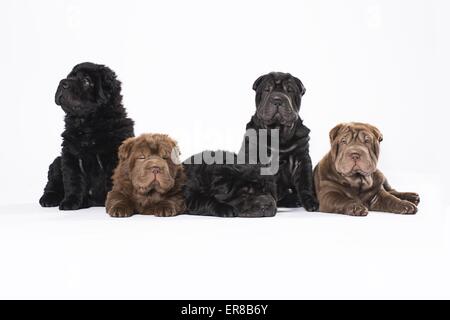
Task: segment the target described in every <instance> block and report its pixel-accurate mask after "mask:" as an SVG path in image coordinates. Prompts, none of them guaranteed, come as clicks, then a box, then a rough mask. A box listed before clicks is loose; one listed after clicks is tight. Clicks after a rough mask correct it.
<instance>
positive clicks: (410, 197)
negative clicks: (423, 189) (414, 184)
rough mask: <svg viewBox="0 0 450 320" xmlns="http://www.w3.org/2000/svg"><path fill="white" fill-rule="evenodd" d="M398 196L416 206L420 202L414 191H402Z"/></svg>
mask: <svg viewBox="0 0 450 320" xmlns="http://www.w3.org/2000/svg"><path fill="white" fill-rule="evenodd" d="M399 198H400V199H402V200H406V201H409V202H411V203H414V204H415V205H416V206H417V205H418V204H419V203H420V197H419V195H418V194H417V193H415V192H403V193H402V194H401V196H400V197H399Z"/></svg>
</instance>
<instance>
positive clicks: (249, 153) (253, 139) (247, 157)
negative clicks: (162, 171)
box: [172, 129, 280, 175]
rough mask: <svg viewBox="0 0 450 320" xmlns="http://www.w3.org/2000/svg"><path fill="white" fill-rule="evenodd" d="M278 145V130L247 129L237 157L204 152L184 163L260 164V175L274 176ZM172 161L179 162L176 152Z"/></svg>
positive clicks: (226, 153) (220, 152)
mask: <svg viewBox="0 0 450 320" xmlns="http://www.w3.org/2000/svg"><path fill="white" fill-rule="evenodd" d="M269 133H270V134H269ZM269 140H270V143H269ZM279 144H280V132H279V129H270V130H269V129H258V130H255V129H248V130H247V131H246V132H245V135H244V142H243V144H242V146H241V150H240V152H239V153H238V154H237V156H235V155H234V154H233V153H228V152H224V151H215V152H214V154H213V153H212V152H211V151H204V152H202V153H199V154H197V155H195V156H193V157H191V158H189V159H188V160H186V161H185V162H184V163H185V164H260V165H261V169H260V170H261V175H274V174H276V173H277V172H278V169H279ZM172 161H174V162H179V160H178V150H175V149H174V150H173V151H172Z"/></svg>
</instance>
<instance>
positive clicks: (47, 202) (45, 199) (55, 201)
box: [39, 192, 62, 207]
mask: <svg viewBox="0 0 450 320" xmlns="http://www.w3.org/2000/svg"><path fill="white" fill-rule="evenodd" d="M61 199H62V197H61V196H60V195H59V194H57V193H55V192H45V193H44V194H43V195H42V197H41V198H40V199H39V204H40V205H41V206H42V207H57V206H59V204H60V202H61Z"/></svg>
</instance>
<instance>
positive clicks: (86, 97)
mask: <svg viewBox="0 0 450 320" xmlns="http://www.w3.org/2000/svg"><path fill="white" fill-rule="evenodd" d="M55 102H56V104H57V105H60V106H61V108H62V109H63V110H64V112H65V119H64V121H65V130H64V132H63V133H62V138H63V143H62V152H61V156H59V157H57V158H56V159H55V160H54V161H53V163H52V164H51V165H50V168H49V172H48V182H47V185H46V186H45V189H44V194H43V196H42V197H41V199H40V200H39V203H40V204H41V206H43V207H55V206H59V209H60V210H76V209H80V208H87V207H90V206H104V205H105V198H106V194H107V192H108V191H109V190H111V187H112V182H111V175H112V172H113V170H114V168H115V167H116V165H117V161H118V159H117V150H118V148H119V146H120V144H121V143H122V141H123V140H125V139H126V138H128V137H132V136H134V132H133V121H132V120H131V119H129V118H127V114H126V111H125V109H124V107H123V106H122V95H121V83H120V81H119V80H117V79H116V75H115V73H114V72H113V71H112V70H111V69H109V68H108V67H106V66H103V65H98V64H93V63H88V62H86V63H82V64H79V65H76V66H75V67H74V68H73V70H72V71H71V72H70V74H69V75H68V76H67V78H65V79H63V80H61V82H60V84H59V86H58V89H57V91H56V95H55Z"/></svg>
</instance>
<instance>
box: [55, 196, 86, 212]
mask: <svg viewBox="0 0 450 320" xmlns="http://www.w3.org/2000/svg"><path fill="white" fill-rule="evenodd" d="M81 207H82V200H81V199H79V198H78V197H75V196H70V197H66V198H64V199H63V201H61V203H60V205H59V210H78V209H81Z"/></svg>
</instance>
